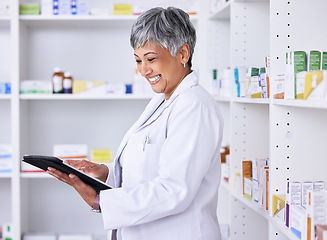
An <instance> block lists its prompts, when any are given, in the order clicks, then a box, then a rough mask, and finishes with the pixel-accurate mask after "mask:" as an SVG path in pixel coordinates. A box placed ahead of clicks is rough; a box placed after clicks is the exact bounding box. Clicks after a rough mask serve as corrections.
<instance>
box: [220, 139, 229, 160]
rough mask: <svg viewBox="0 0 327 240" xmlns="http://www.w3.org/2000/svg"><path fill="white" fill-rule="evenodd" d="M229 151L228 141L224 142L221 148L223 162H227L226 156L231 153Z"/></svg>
mask: <svg viewBox="0 0 327 240" xmlns="http://www.w3.org/2000/svg"><path fill="white" fill-rule="evenodd" d="M229 153H230V151H229V146H228V145H227V144H226V143H222V144H221V148H220V157H221V163H226V156H227V155H229Z"/></svg>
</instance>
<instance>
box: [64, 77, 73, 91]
mask: <svg viewBox="0 0 327 240" xmlns="http://www.w3.org/2000/svg"><path fill="white" fill-rule="evenodd" d="M63 89H64V93H73V77H72V75H71V73H70V72H65V73H64V80H63Z"/></svg>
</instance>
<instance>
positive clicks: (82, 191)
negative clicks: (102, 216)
mask: <svg viewBox="0 0 327 240" xmlns="http://www.w3.org/2000/svg"><path fill="white" fill-rule="evenodd" d="M47 173H49V174H50V175H52V176H54V177H55V178H57V179H59V180H60V181H62V182H64V183H67V184H68V185H70V186H72V187H73V188H74V189H75V190H76V191H77V192H78V193H79V195H80V196H81V197H82V198H83V199H84V201H85V202H86V203H87V204H88V205H89V206H90V207H93V204H94V201H95V198H96V196H97V193H96V191H95V190H94V189H93V188H92V187H91V186H89V185H87V184H85V183H84V182H83V181H82V180H81V179H80V178H79V177H77V176H75V175H73V174H69V175H68V174H65V173H63V172H61V171H58V170H56V169H55V168H52V167H49V168H48V171H47Z"/></svg>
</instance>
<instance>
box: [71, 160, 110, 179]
mask: <svg viewBox="0 0 327 240" xmlns="http://www.w3.org/2000/svg"><path fill="white" fill-rule="evenodd" d="M65 163H67V164H69V165H71V166H72V167H74V168H77V169H78V170H81V171H82V172H85V173H86V174H88V175H91V176H93V177H95V178H97V179H99V180H101V181H102V182H106V180H107V177H108V174H109V169H108V167H107V166H106V165H104V164H97V163H94V162H90V161H87V160H65Z"/></svg>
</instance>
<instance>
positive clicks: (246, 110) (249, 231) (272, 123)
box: [209, 0, 327, 240]
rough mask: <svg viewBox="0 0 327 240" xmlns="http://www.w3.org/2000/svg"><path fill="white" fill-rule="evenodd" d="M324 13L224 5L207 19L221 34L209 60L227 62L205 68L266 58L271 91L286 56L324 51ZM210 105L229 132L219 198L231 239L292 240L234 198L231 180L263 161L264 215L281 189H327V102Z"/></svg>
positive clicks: (263, 4)
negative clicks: (249, 163)
mask: <svg viewBox="0 0 327 240" xmlns="http://www.w3.org/2000/svg"><path fill="white" fill-rule="evenodd" d="M326 6H327V3H326V2H325V1H323V0H318V1H315V2H308V1H305V0H300V1H299V0H297V1H293V0H288V1H285V0H276V1H275V0H274V1H270V2H269V1H255V0H254V1H241V0H230V1H229V2H228V3H226V4H224V5H222V6H221V8H220V9H219V10H218V11H217V12H215V13H212V14H210V17H209V21H211V22H212V24H213V25H214V24H216V28H217V29H220V30H224V31H221V32H219V33H218V32H217V34H216V35H215V38H214V40H213V41H216V42H217V44H216V51H217V52H216V54H215V55H224V56H225V54H226V49H225V48H228V49H229V51H230V53H229V58H228V56H227V57H225V58H224V59H221V58H220V57H219V56H217V57H213V58H211V59H210V60H211V62H212V65H211V66H209V67H211V68H218V69H223V68H225V67H226V65H227V66H229V67H231V68H234V67H237V66H246V67H252V66H255V67H261V66H263V64H264V56H270V61H271V82H270V83H272V82H273V80H274V78H276V75H277V74H280V73H284V72H285V67H284V65H285V53H286V52H289V51H294V50H305V51H309V50H314V49H318V50H320V49H325V48H326V39H327V36H326V34H324V33H322V32H321V29H322V28H323V27H324V26H323V22H326V20H327V17H326V15H324V14H323V13H322V12H323V9H325V8H326ZM222 26H225V27H226V28H227V27H228V28H227V29H224V27H222ZM210 33H211V34H212V32H210ZM222 36H223V38H230V45H225V46H224V45H220V44H219V43H220V41H222V40H221V38H222ZM314 36H315V37H314ZM217 101H218V102H219V103H220V105H221V106H222V109H223V111H222V112H223V114H224V116H225V122H227V123H228V125H229V126H227V127H228V128H229V129H228V130H225V131H226V132H228V131H229V134H228V135H227V136H226V135H225V137H224V139H225V142H227V143H229V145H230V148H231V166H230V168H231V179H230V183H229V184H227V187H226V184H224V185H223V187H222V188H221V190H220V192H221V193H220V195H222V193H223V194H225V195H226V192H227V194H228V199H229V204H227V205H226V206H228V207H229V211H228V213H229V215H228V217H227V219H228V223H229V224H230V239H231V240H234V239H242V240H243V239H245V240H246V239H292V240H295V239H297V238H296V237H295V235H294V234H293V233H292V232H291V231H290V230H289V229H288V228H287V227H285V225H284V224H283V223H282V222H281V221H280V220H278V219H275V218H273V217H272V216H271V215H272V214H271V212H270V211H268V212H266V211H264V210H262V208H261V207H259V206H258V205H257V204H256V203H254V202H252V201H249V200H247V199H245V198H243V196H240V195H237V194H236V193H235V192H234V190H233V189H234V181H233V176H234V175H235V174H236V173H240V171H241V161H242V160H243V159H246V158H260V157H269V159H270V160H269V161H270V176H269V177H270V187H269V189H270V193H269V201H270V202H269V204H270V206H269V207H270V208H269V209H271V199H272V195H273V194H281V193H285V189H286V182H287V181H309V180H311V181H317V180H322V181H325V182H326V180H327V177H326V174H325V169H326V167H327V166H326V161H324V159H323V158H324V155H325V147H324V142H325V141H324V136H325V135H326V133H327V125H326V123H325V122H326V119H327V112H326V109H327V101H305V100H280V99H237V98H232V99H226V98H219V97H217ZM226 189H227V190H226ZM218 211H219V209H218ZM223 211H224V212H226V209H224V210H223Z"/></svg>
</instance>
